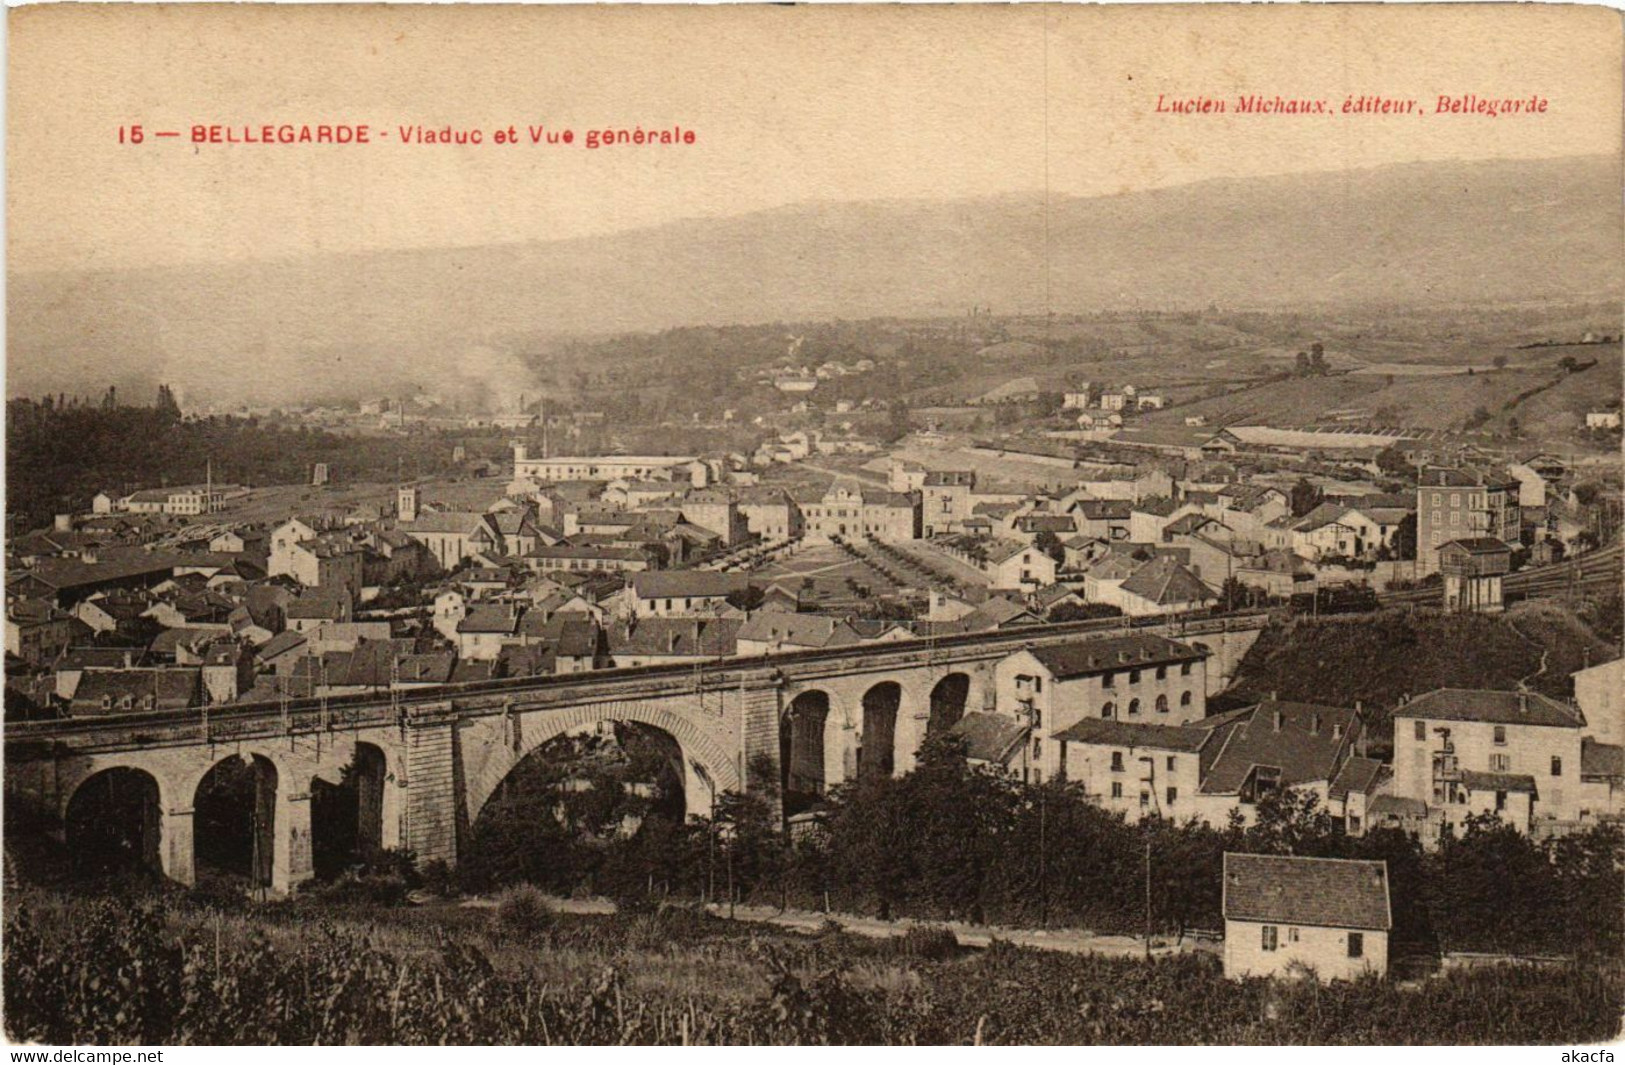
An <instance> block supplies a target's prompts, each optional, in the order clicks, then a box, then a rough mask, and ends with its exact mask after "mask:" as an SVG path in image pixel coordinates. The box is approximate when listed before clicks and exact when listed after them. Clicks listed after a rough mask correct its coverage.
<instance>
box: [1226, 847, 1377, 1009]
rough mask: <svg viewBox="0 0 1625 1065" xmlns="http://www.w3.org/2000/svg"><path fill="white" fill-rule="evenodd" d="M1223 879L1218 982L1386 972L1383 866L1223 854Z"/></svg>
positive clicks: (1351, 976)
mask: <svg viewBox="0 0 1625 1065" xmlns="http://www.w3.org/2000/svg"><path fill="white" fill-rule="evenodd" d="M1223 876H1224V886H1223V898H1224V902H1223V909H1224V975H1225V976H1228V977H1230V978H1232V979H1240V978H1242V977H1247V976H1282V975H1293V974H1295V973H1298V972H1301V973H1302V974H1303V975H1313V976H1315V977H1316V978H1317V979H1319V980H1321V981H1323V982H1324V981H1330V980H1353V979H1357V978H1359V977H1361V976H1366V975H1375V976H1381V975H1382V974H1383V973H1385V972H1387V970H1388V933H1389V931H1390V930H1391V929H1392V928H1393V924H1394V920H1393V909H1392V905H1391V901H1390V898H1389V894H1388V863H1387V862H1371V861H1355V860H1351V859H1346V858H1300V857H1297V856H1294V855H1282V854H1226V855H1225V856H1224V874H1223Z"/></svg>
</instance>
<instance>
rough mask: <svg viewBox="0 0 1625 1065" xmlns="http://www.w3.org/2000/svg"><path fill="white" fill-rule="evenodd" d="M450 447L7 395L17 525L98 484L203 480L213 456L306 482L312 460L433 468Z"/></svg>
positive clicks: (70, 503) (83, 499)
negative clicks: (9, 398)
mask: <svg viewBox="0 0 1625 1065" xmlns="http://www.w3.org/2000/svg"><path fill="white" fill-rule="evenodd" d="M449 451H450V448H449V447H448V446H447V445H446V443H445V442H444V441H443V440H440V439H437V438H435V437H432V436H425V437H353V436H337V435H335V434H332V433H326V432H320V431H311V430H309V429H308V428H304V427H301V428H298V429H290V428H283V427H278V426H270V425H264V424H262V423H260V422H259V421H258V420H257V419H253V418H214V417H211V418H202V419H196V420H189V419H185V418H182V417H181V416H180V414H179V413H178V412H177V411H175V410H173V409H165V408H163V407H113V408H110V409H108V408H102V407H96V406H78V407H74V406H70V407H66V408H57V407H56V406H55V405H54V404H53V405H49V406H47V405H46V404H43V403H36V402H34V401H31V400H25V399H14V400H12V401H10V402H9V403H7V404H6V518H7V522H8V525H9V527H10V528H11V530H12V531H19V530H26V529H31V528H38V527H40V526H43V525H48V524H49V523H50V521H51V516H52V515H53V514H58V513H78V512H82V511H85V510H87V509H89V506H90V499H91V497H92V496H93V495H95V494H96V493H97V492H98V491H102V490H107V491H113V492H124V491H128V490H131V489H134V488H155V487H158V486H159V485H163V484H171V485H177V484H190V483H194V482H196V483H201V482H202V481H203V479H204V475H205V464H206V462H209V461H211V460H212V462H213V466H214V479H215V481H216V482H217V483H221V484H227V483H235V484H253V485H266V484H299V483H305V482H307V481H308V478H309V476H310V468H311V465H312V464H313V463H317V462H326V463H328V464H330V465H332V466H333V467H334V468H335V469H337V468H342V469H343V470H344V471H345V474H346V476H347V477H348V478H350V479H354V480H360V479H379V480H385V479H389V478H393V477H395V476H396V472H397V470H398V469H399V468H402V467H404V468H405V469H406V470H407V471H409V472H411V471H424V472H427V471H430V470H432V469H435V468H436V467H435V465H434V464H435V463H437V462H438V463H444V462H445V460H446V457H447V454H448V453H449Z"/></svg>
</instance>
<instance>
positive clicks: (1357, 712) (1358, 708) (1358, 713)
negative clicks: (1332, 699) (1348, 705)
mask: <svg viewBox="0 0 1625 1065" xmlns="http://www.w3.org/2000/svg"><path fill="white" fill-rule="evenodd" d="M1364 714H1365V706H1364V704H1362V703H1361V702H1360V700H1358V699H1356V700H1354V716H1355V717H1362V716H1364Z"/></svg>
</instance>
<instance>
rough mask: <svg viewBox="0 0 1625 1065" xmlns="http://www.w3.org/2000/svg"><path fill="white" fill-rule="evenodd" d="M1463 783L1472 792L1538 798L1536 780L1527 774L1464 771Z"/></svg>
mask: <svg viewBox="0 0 1625 1065" xmlns="http://www.w3.org/2000/svg"><path fill="white" fill-rule="evenodd" d="M1461 782H1462V783H1463V784H1465V785H1467V787H1468V789H1469V790H1471V791H1519V792H1523V793H1524V794H1526V795H1528V796H1529V797H1530V798H1538V797H1539V793H1538V792H1537V791H1536V790H1535V778H1534V777H1532V776H1529V775H1528V774H1526V773H1486V772H1482V771H1480V770H1477V769H1463V770H1462V771H1461Z"/></svg>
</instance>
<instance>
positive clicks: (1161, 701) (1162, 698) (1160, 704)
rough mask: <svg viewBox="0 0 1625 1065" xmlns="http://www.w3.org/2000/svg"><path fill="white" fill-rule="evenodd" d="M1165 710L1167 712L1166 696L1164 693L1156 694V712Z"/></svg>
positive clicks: (1162, 712) (1161, 712)
mask: <svg viewBox="0 0 1625 1065" xmlns="http://www.w3.org/2000/svg"><path fill="white" fill-rule="evenodd" d="M1167 712H1168V697H1167V696H1166V695H1159V696H1157V713H1159V714H1166V713H1167Z"/></svg>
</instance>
